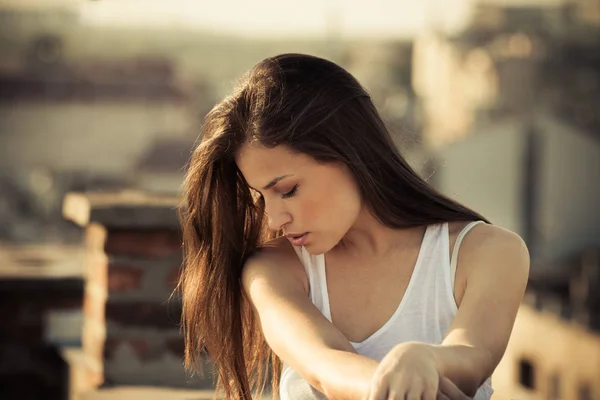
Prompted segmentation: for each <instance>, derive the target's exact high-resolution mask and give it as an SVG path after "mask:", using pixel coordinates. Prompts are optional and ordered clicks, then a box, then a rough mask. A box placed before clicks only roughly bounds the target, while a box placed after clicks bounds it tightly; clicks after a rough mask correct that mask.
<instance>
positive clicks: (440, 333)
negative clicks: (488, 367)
mask: <svg viewBox="0 0 600 400" xmlns="http://www.w3.org/2000/svg"><path fill="white" fill-rule="evenodd" d="M481 222H483V221H475V222H472V223H470V224H469V225H467V226H466V227H465V228H464V229H463V230H462V231H461V232H460V233H459V235H458V237H457V239H456V244H455V245H454V251H453V252H452V260H450V239H449V231H448V224H447V223H443V224H437V225H430V226H428V227H427V229H426V231H425V236H424V237H423V242H422V244H421V248H420V250H419V255H418V257H417V262H416V264H415V267H414V270H413V273H412V276H411V278H410V282H409V284H408V287H407V288H406V292H405V293H404V297H403V298H402V300H401V301H400V304H399V305H398V308H397V309H396V311H395V312H394V314H393V315H392V316H391V317H390V319H389V320H388V321H387V322H386V323H385V324H384V325H383V326H382V327H381V328H380V329H379V330H377V332H375V333H373V334H372V335H371V336H369V337H368V338H367V339H365V340H363V341H362V342H360V343H354V342H350V343H352V346H354V348H355V349H356V352H357V353H358V354H361V355H363V356H366V357H369V358H372V359H374V360H377V361H381V360H382V359H383V357H384V356H385V355H386V354H387V353H388V352H389V351H390V350H391V349H392V348H393V347H394V346H396V345H397V344H399V343H402V342H407V341H418V342H424V343H430V344H441V343H442V340H443V339H444V337H445V336H446V333H447V331H448V329H449V328H450V324H451V323H452V320H453V319H454V316H455V315H456V311H457V306H456V302H455V300H454V289H453V288H454V275H455V272H456V263H457V259H458V249H459V247H460V244H461V242H462V240H463V238H464V236H465V235H466V234H467V232H468V231H469V230H470V229H471V228H472V227H473V226H475V225H476V224H478V223H481ZM295 250H296V253H297V254H298V256H299V257H300V260H301V261H302V264H303V265H304V268H305V270H306V274H307V276H308V281H309V288H310V293H309V295H310V300H311V301H312V303H313V304H314V305H315V306H316V307H317V308H318V309H319V310H320V311H321V312H322V313H323V315H324V316H325V317H326V318H327V319H328V320H329V321H331V311H330V309H329V295H328V292H327V280H326V274H325V256H324V254H320V255H312V254H310V253H308V252H307V251H306V249H304V248H303V247H295ZM492 393H493V390H492V386H491V379H488V380H487V381H485V382H484V384H483V385H482V386H481V387H480V388H479V390H478V391H477V394H476V395H475V397H474V399H476V400H488V399H490V397H491V395H492ZM280 397H281V399H282V400H309V399H324V398H325V397H324V396H323V395H322V394H320V392H318V391H317V390H315V389H314V388H312V386H310V385H309V384H308V383H307V382H306V381H305V380H304V379H302V377H300V375H299V374H297V373H296V372H295V371H294V370H293V369H292V368H291V367H289V366H288V365H285V364H284V365H283V370H282V373H281V380H280Z"/></svg>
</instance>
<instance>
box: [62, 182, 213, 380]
mask: <svg viewBox="0 0 600 400" xmlns="http://www.w3.org/2000/svg"><path fill="white" fill-rule="evenodd" d="M177 202H178V200H177V199H176V198H174V197H162V196H151V195H146V194H142V193H139V192H120V193H111V194H105V193H103V194H75V193H73V194H69V195H68V196H67V197H66V198H65V202H64V207H63V214H64V216H65V217H66V218H67V219H69V220H71V221H73V222H75V223H76V224H78V225H80V226H82V227H85V229H86V235H85V238H86V239H85V246H86V261H85V271H86V284H85V290H84V300H83V310H84V312H83V328H82V329H83V333H82V349H83V352H84V353H85V354H86V356H88V357H90V358H91V359H92V360H94V361H95V363H97V364H98V365H100V366H101V367H100V369H99V374H98V375H97V376H94V377H93V379H96V383H97V384H100V383H103V384H104V385H105V386H106V385H153V386H157V385H159V386H171V387H194V388H196V387H202V388H210V387H212V381H211V378H210V373H209V374H207V377H206V378H198V377H194V378H191V377H190V376H189V375H188V374H187V373H186V372H185V371H184V369H183V366H182V365H183V364H182V360H183V339H182V336H181V334H180V329H179V321H180V316H181V302H180V298H179V296H178V295H176V294H175V295H173V290H174V288H175V285H176V283H177V277H178V273H179V268H180V265H181V261H182V258H181V256H182V251H181V242H182V240H181V237H180V233H179V226H178V221H177V215H176V207H177ZM207 367H208V370H207V371H208V372H210V366H208V365H207Z"/></svg>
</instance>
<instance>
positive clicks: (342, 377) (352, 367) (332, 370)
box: [313, 349, 379, 400]
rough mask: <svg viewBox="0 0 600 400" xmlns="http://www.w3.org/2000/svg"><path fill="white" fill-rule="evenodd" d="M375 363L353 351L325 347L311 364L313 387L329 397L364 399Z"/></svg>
mask: <svg viewBox="0 0 600 400" xmlns="http://www.w3.org/2000/svg"><path fill="white" fill-rule="evenodd" d="M378 365H379V363H378V362H377V361H375V360H373V359H371V358H368V357H364V356H361V355H359V354H356V353H352V352H348V351H343V350H333V349H332V350H328V351H327V352H326V354H323V358H322V359H321V360H318V361H316V364H315V365H314V369H313V371H314V376H313V378H314V380H315V382H314V383H313V386H315V387H316V388H317V389H319V390H320V391H321V392H323V393H324V394H325V396H327V398H328V399H330V400H355V399H356V400H359V399H364V398H366V397H367V395H368V392H369V386H370V384H371V378H372V377H373V374H374V373H375V370H376V369H377V366H378Z"/></svg>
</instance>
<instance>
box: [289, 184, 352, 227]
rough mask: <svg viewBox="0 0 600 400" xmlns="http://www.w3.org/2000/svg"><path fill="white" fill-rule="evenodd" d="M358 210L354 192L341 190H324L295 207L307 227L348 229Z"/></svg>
mask: <svg viewBox="0 0 600 400" xmlns="http://www.w3.org/2000/svg"><path fill="white" fill-rule="evenodd" d="M359 210H360V199H359V198H358V196H357V195H356V193H354V192H352V191H343V190H324V191H322V192H320V193H319V195H318V197H314V196H313V197H311V198H310V199H306V200H304V201H303V202H302V203H301V204H299V207H298V209H297V217H299V218H301V220H302V221H303V225H306V227H307V229H318V230H336V231H337V230H338V229H348V228H349V227H350V225H351V224H352V222H353V221H354V220H355V219H356V215H357V214H358V211H359ZM323 225H325V226H323Z"/></svg>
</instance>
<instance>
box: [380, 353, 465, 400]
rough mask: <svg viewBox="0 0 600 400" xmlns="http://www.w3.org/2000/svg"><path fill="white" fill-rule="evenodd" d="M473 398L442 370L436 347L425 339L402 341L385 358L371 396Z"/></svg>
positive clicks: (418, 399) (442, 399) (423, 399)
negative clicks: (425, 341) (433, 347)
mask: <svg viewBox="0 0 600 400" xmlns="http://www.w3.org/2000/svg"><path fill="white" fill-rule="evenodd" d="M396 399H398V400H436V399H437V400H446V399H448V400H466V399H469V398H468V397H467V396H466V395H465V394H464V393H462V392H461V391H460V389H458V388H457V387H456V385H454V383H452V382H451V381H450V380H449V379H447V378H445V377H444V376H443V375H442V373H441V368H440V365H439V362H438V360H437V358H436V356H435V352H434V350H433V349H432V348H431V347H430V346H429V345H427V344H425V343H416V342H409V343H402V344H399V345H398V346H396V347H394V348H393V349H392V350H391V351H390V352H389V353H388V354H387V355H386V356H385V357H384V358H383V360H381V363H380V364H379V367H378V368H377V370H376V371H375V374H374V375H373V380H372V381H371V388H370V394H369V396H368V400H396Z"/></svg>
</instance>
